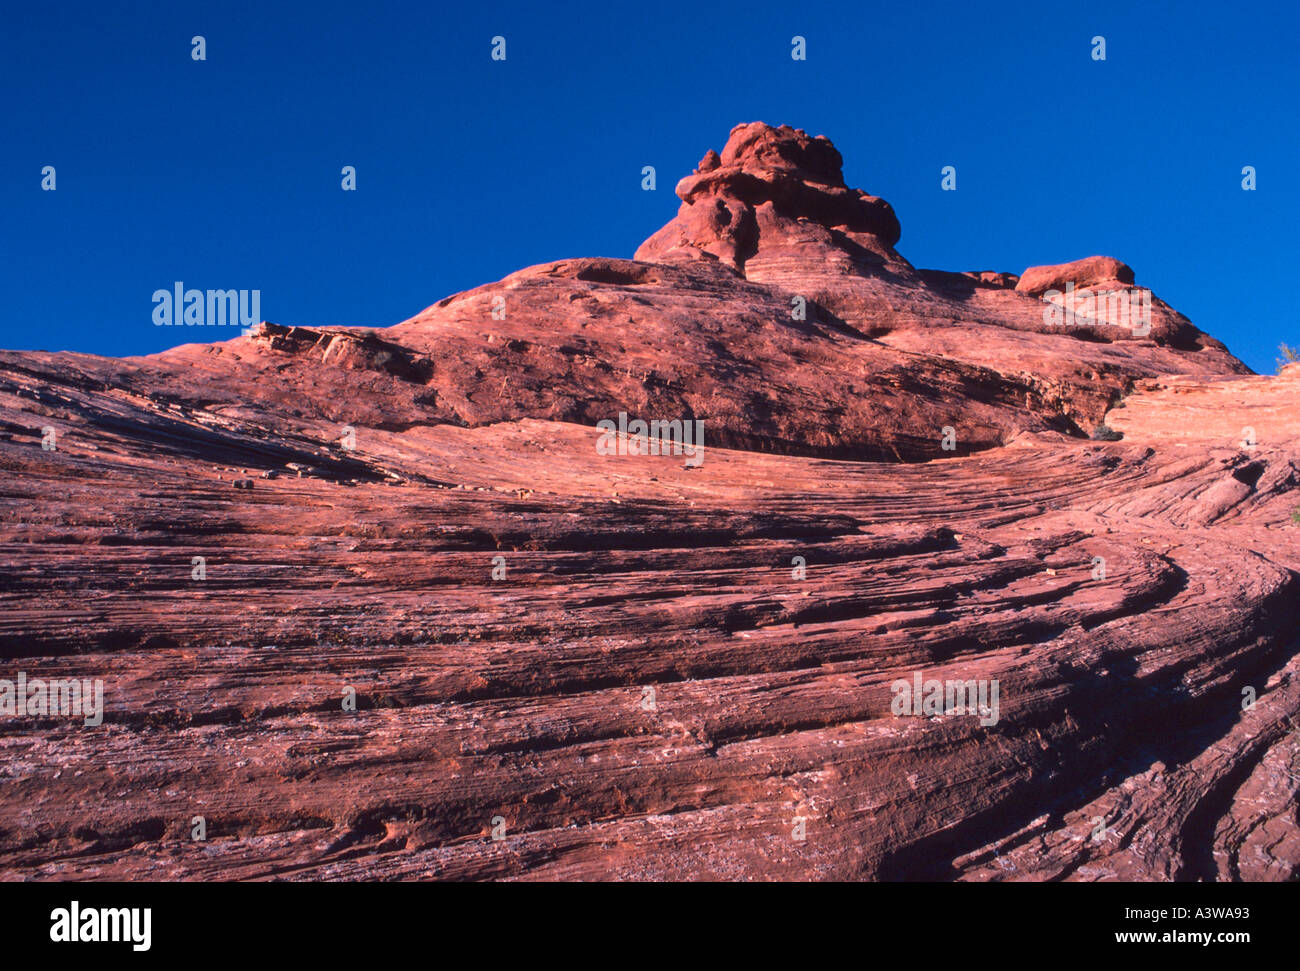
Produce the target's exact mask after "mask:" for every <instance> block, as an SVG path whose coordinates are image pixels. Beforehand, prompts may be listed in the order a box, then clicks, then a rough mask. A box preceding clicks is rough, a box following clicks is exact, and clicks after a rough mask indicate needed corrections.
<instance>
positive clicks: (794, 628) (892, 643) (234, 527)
mask: <svg viewBox="0 0 1300 971" xmlns="http://www.w3.org/2000/svg"><path fill="white" fill-rule="evenodd" d="M840 164H841V160H840V156H839V154H838V152H836V151H835V149H834V147H833V146H832V145H831V144H830V142H829V141H827V140H826V139H825V138H821V137H818V138H810V137H808V136H807V135H806V134H805V133H803V132H799V131H796V130H793V129H789V128H771V127H768V126H766V125H762V124H750V125H742V126H740V127H738V128H736V129H735V130H733V132H732V135H731V138H730V140H729V141H728V142H727V145H726V146H725V147H724V148H723V150H722V152H721V154H717V153H713V152H710V153H709V154H708V155H706V156H705V158H704V160H703V161H702V162H701V164H700V166H699V169H698V170H697V172H696V173H695V174H694V175H692V176H689V177H687V178H686V179H684V180H683V181H682V182H681V184H680V185H679V186H678V195H679V196H681V198H682V200H683V205H682V208H681V211H680V212H679V214H678V216H677V218H676V219H674V220H673V222H672V223H670V224H669V225H668V226H666V227H665V228H664V229H663V230H660V232H658V233H656V234H655V235H654V236H652V237H651V239H650V240H647V241H646V243H645V244H643V245H642V247H641V248H640V249H639V250H638V251H637V259H636V260H620V259H604V258H601V259H595V258H592V259H571V260H563V261H560V262H556V263H550V264H545V265H542V266H537V267H531V268H529V269H525V270H521V271H519V272H518V273H515V274H512V275H510V276H508V277H506V278H505V279H503V280H501V281H499V282H497V283H494V284H489V285H487V286H484V287H481V288H479V289H476V290H472V291H469V292H467V293H462V294H456V295H454V296H451V297H448V298H446V299H445V300H442V301H440V302H439V303H437V304H435V305H434V306H432V307H429V308H428V309H427V310H425V311H423V312H422V313H420V314H418V315H416V316H415V317H413V318H411V319H410V320H408V321H405V322H404V323H401V324H398V325H397V326H394V327H391V328H387V329H384V330H361V329H348V328H318V327H310V326H307V327H303V326H277V325H273V324H265V325H263V326H262V327H261V328H259V329H258V330H257V332H256V333H255V334H253V335H251V336H248V337H240V338H237V339H235V340H231V341H227V342H224V343H220V344H209V345H200V344H191V345H185V346H183V347H178V348H175V349H173V350H171V351H167V352H165V353H163V354H158V355H152V356H149V357H143V358H134V359H128V360H111V359H106V358H98V357H91V356H87V355H78V354H46V353H19V352H0V462H3V465H4V469H5V473H6V474H5V476H4V478H3V487H2V489H0V544H2V545H3V557H0V576H3V583H0V603H2V604H3V608H4V609H3V613H0V653H2V654H3V656H4V658H5V661H4V670H3V671H0V678H7V679H11V680H12V679H14V678H15V677H16V675H17V672H19V671H22V672H24V673H25V675H26V676H27V677H28V678H41V679H46V680H48V679H54V678H62V677H78V678H99V679H102V681H103V682H104V723H103V726H101V727H99V728H88V727H83V726H82V725H81V721H80V719H78V718H70V717H52V716H49V715H41V714H39V713H37V714H26V715H24V714H17V713H15V714H3V713H0V746H3V749H4V757H3V759H0V766H3V768H0V772H3V773H4V785H3V786H0V875H3V876H5V877H7V878H11V879H12V878H20V877H37V878H42V879H67V878H73V877H77V878H102V879H140V878H146V879H149V878H176V877H178V878H187V879H236V878H239V879H244V878H265V877H271V876H275V877H280V878H288V879H322V878H342V879H365V878H386V879H416V878H440V879H442V878H458V879H481V878H496V877H514V878H526V879H564V878H587V879H644V878H717V879H731V878H776V879H780V878H801V879H820V878H841V879H909V878H927V879H936V878H937V879H961V880H990V879H1026V880H1041V879H1076V880H1094V879H1249V880H1283V879H1295V878H1296V877H1297V876H1298V875H1300V837H1298V836H1297V828H1296V789H1297V785H1298V784H1300V783H1298V781H1297V780H1298V779H1300V735H1298V734H1297V731H1296V729H1297V726H1300V682H1298V681H1297V679H1296V674H1297V665H1298V664H1300V661H1297V658H1296V653H1297V651H1296V648H1297V643H1296V639H1295V638H1296V634H1295V631H1296V629H1297V620H1300V552H1298V551H1300V543H1298V542H1297V537H1300V526H1298V525H1295V524H1294V523H1293V522H1292V513H1293V510H1295V509H1296V507H1297V506H1298V505H1300V434H1298V431H1297V429H1300V423H1298V421H1297V419H1300V369H1297V368H1296V367H1294V366H1293V367H1291V368H1288V369H1287V370H1286V371H1285V372H1284V373H1283V374H1282V375H1281V376H1278V377H1275V378H1265V377H1258V376H1253V375H1250V374H1249V372H1248V371H1247V369H1246V368H1245V367H1244V366H1243V365H1241V363H1240V362H1238V361H1237V360H1236V359H1235V358H1233V357H1232V356H1231V355H1230V354H1229V353H1228V352H1227V350H1226V348H1224V347H1223V345H1221V344H1220V343H1218V342H1217V341H1215V340H1213V339H1212V338H1210V337H1208V336H1206V335H1204V334H1202V333H1201V332H1200V331H1199V330H1197V329H1196V328H1195V327H1193V326H1192V325H1191V323H1190V322H1189V321H1187V320H1186V318H1184V317H1182V315H1180V314H1178V313H1177V312H1176V311H1174V310H1173V309H1172V308H1170V307H1168V305H1166V304H1164V303H1163V302H1160V301H1158V300H1153V301H1152V321H1151V330H1150V334H1149V335H1146V336H1136V335H1134V334H1132V333H1130V332H1126V331H1125V330H1124V329H1123V328H1118V327H1114V326H1109V325H1107V324H1105V323H1098V322H1095V321H1094V322H1084V323H1082V324H1080V323H1074V324H1071V325H1069V326H1064V327H1056V326H1050V325H1049V324H1048V323H1046V321H1045V317H1044V308H1045V304H1044V302H1043V300H1042V299H1041V297H1042V295H1043V294H1045V293H1047V292H1048V291H1050V290H1053V289H1057V290H1059V289H1063V288H1064V285H1065V284H1066V283H1074V284H1075V286H1076V287H1077V288H1079V289H1081V290H1084V291H1093V290H1107V289H1116V288H1128V287H1133V286H1134V285H1135V284H1134V280H1135V277H1134V275H1133V273H1132V271H1131V270H1129V269H1128V268H1127V267H1125V266H1124V265H1123V264H1121V263H1119V262H1118V261H1116V260H1109V259H1108V258H1103V257H1095V258H1091V259H1089V260H1084V261H1080V262H1079V263H1076V264H1065V265H1063V266H1059V267H1035V268H1031V269H1029V270H1026V271H1025V272H1024V273H1023V274H1020V275H1019V276H1017V275H1016V274H1012V273H1004V272H994V271H972V272H967V273H959V272H946V271H935V270H917V269H915V268H913V267H912V266H911V265H910V264H908V263H907V261H906V260H904V259H903V257H901V256H900V255H899V254H898V253H897V252H896V251H895V249H894V246H895V245H896V244H897V243H898V240H899V231H898V222H897V219H896V218H895V217H894V214H893V212H892V210H891V209H890V207H889V206H888V204H887V203H884V202H883V201H882V200H879V199H876V198H875V197H872V196H868V195H866V194H865V193H861V192H858V191H856V190H852V189H849V188H848V187H846V186H845V185H844V184H843V180H842V178H841V175H840ZM795 298H802V299H803V301H804V303H805V305H806V309H807V313H806V315H805V318H806V319H798V317H797V315H793V314H792V310H793V308H794V307H795V305H796V304H797V301H796V299H795ZM494 309H496V311H497V313H496V314H495V315H494ZM502 314H503V315H502ZM620 411H622V412H626V413H628V414H630V415H632V416H633V417H642V418H646V419H653V418H659V419H671V418H691V419H698V420H701V421H703V423H704V429H705V434H704V446H705V451H704V458H703V461H702V464H698V465H692V464H691V463H689V462H685V461H684V460H683V458H682V457H677V456H666V455H617V454H600V453H599V452H598V451H597V448H596V443H597V440H598V432H597V430H596V428H595V427H593V426H594V424H595V422H597V421H600V420H602V419H613V418H617V416H618V413H619V412H620ZM1103 426H1104V428H1103ZM945 427H946V428H950V429H951V430H952V431H953V433H954V436H953V437H955V444H956V448H955V449H954V450H952V451H945V450H944V449H943V448H942V447H941V441H942V440H943V438H944V429H945ZM50 429H52V430H53V431H54V433H55V434H54V438H53V442H54V444H55V445H56V447H55V448H53V449H49V450H47V449H44V448H42V444H41V443H42V440H43V439H44V440H46V441H50V435H49V433H48V430H50ZM1103 432H1105V434H1102V433H1103ZM1094 434H1097V435H1099V436H1100V438H1101V439H1103V440H1092V439H1091V438H1090V436H1092V435H1094ZM237 483H238V486H237V485H236V484H237ZM250 486H251V488H250ZM195 557H201V558H202V563H203V569H202V571H198V567H197V566H196V564H195V559H194V558H195ZM196 571H198V572H202V574H203V576H202V578H201V579H200V578H198V577H196ZM918 676H919V677H920V679H921V681H922V683H923V684H924V683H925V682H926V681H929V680H939V681H941V682H945V683H946V682H948V681H952V682H953V683H954V684H956V683H960V684H962V685H965V684H968V683H971V684H985V685H989V684H992V683H993V682H996V683H997V685H998V688H999V694H998V702H997V704H998V710H997V717H996V719H995V720H994V719H990V718H989V717H987V715H988V714H989V713H988V712H985V713H984V715H983V716H981V715H980V714H979V713H977V714H975V715H971V714H968V713H966V712H963V711H960V710H954V709H952V708H951V707H950V706H949V704H948V703H947V702H946V701H944V702H942V703H941V704H940V705H939V707H938V709H936V710H926V709H925V708H924V707H922V708H921V710H920V711H919V712H917V711H912V710H910V709H909V710H904V711H901V712H900V711H899V710H898V707H897V699H898V690H897V688H898V685H899V684H912V683H914V680H913V679H915V678H917V677H918ZM2 689H3V685H0V706H3V696H2ZM1247 689H1249V694H1250V695H1251V696H1253V699H1254V700H1253V704H1251V705H1250V706H1248V707H1246V708H1243V692H1244V691H1246V690H1247ZM349 693H353V694H354V695H355V699H356V706H355V707H356V710H355V711H353V710H345V707H344V703H343V699H344V698H345V697H346V696H348V695H349ZM195 816H203V817H204V819H205V822H206V826H207V837H208V838H207V841H206V842H203V843H199V842H195V841H194V840H193V839H192V838H191V835H192V827H193V822H192V820H193V817H195ZM1098 820H1100V824H1099V823H1098ZM494 830H495V832H496V833H497V835H499V836H503V837H504V838H501V839H493V838H492V834H493V832H494ZM796 833H797V834H799V835H801V836H802V837H803V838H797V837H796Z"/></svg>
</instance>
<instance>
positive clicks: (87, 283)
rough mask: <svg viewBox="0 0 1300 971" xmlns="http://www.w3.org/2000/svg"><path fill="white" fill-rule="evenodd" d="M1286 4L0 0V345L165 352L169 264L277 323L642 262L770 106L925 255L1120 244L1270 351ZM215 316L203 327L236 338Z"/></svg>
mask: <svg viewBox="0 0 1300 971" xmlns="http://www.w3.org/2000/svg"><path fill="white" fill-rule="evenodd" d="M1126 8H1132V9H1126ZM1296 11H1297V7H1296V5H1294V4H1284V3H1276V4H1271V3H1264V4H1241V5H1213V6H1211V5H1208V4H1200V3H1195V2H1185V3H1172V2H1170V3H1154V2H1150V3H1136V4H1134V3H1129V4H1120V3H1114V4H1112V3H1105V2H1090V3H1050V4H1044V3H1017V4H1002V5H984V4H979V5H973V4H948V3H926V2H917V3H908V4H872V3H862V2H858V3H802V4H801V3H788V2H787V3H771V2H753V3H745V4H739V3H725V2H719V3H709V4H699V3H691V4H672V3H667V2H655V3H648V4H639V5H637V4H625V3H605V4H596V3H562V2H559V3H551V4H539V3H536V2H533V3H491V4H474V5H467V6H465V7H462V6H461V5H451V4H438V3H420V4H415V3H389V2H379V0H368V2H366V3H330V2H325V3H312V4H294V3H284V4H267V3H264V2H259V3H222V4H217V3H187V2H138V3H128V4H115V5H111V6H103V5H99V4H90V3H60V2H57V0H52V2H46V3H41V4H22V5H17V4H10V5H8V6H7V9H6V10H5V12H4V13H3V15H2V16H3V29H2V30H0V108H2V109H3V114H2V117H3V119H4V146H5V147H4V151H3V152H0V193H3V198H2V200H0V241H2V242H3V245H2V246H0V284H3V287H4V290H3V302H2V303H0V346H2V347H8V348H39V349H47V350H79V351H88V352H94V353H102V354H114V355H122V354H141V353H148V352H151V351H155V350H161V349H162V348H164V347H167V346H170V345H172V344H176V343H181V342H183V341H184V340H185V339H187V338H188V337H189V336H190V335H189V334H187V333H186V332H185V331H183V330H182V331H178V330H176V329H175V328H163V327H155V326H154V324H153V322H152V320H151V314H152V311H153V303H152V302H151V301H152V294H153V292H154V291H155V290H157V289H160V288H170V287H171V285H172V284H173V282H174V281H177V280H181V281H184V282H185V284H186V285H187V286H193V287H198V288H222V289H225V288H235V289H260V290H261V292H262V316H264V317H265V318H267V319H269V320H273V321H276V322H279V323H290V324H361V325H370V326H386V325H389V324H393V323H396V322H398V321H400V320H402V319H405V318H406V317H409V316H411V315H412V314H414V313H416V312H417V311H419V310H420V309H422V308H424V307H425V306H427V305H429V304H431V303H433V302H435V301H436V300H438V299H441V298H442V297H443V296H446V295H447V294H449V293H453V292H455V291H458V290H463V289H467V288H470V287H473V286H477V285H479V284H482V283H486V282H489V281H492V280H496V279H499V278H500V277H502V276H504V275H506V274H507V273H510V272H512V271H514V270H516V269H519V268H521V267H524V266H527V265H530V264H534V263H540V262H545V261H548V260H554V259H561V258H565V257H572V256H596V255H605V256H630V255H631V254H632V252H633V250H634V249H635V248H636V246H637V245H638V244H639V243H640V242H641V240H642V239H644V238H645V237H646V236H648V235H650V233H652V232H653V231H654V230H655V229H657V228H658V227H659V226H661V225H662V224H663V223H665V222H667V221H668V219H670V218H671V217H672V215H673V214H674V213H675V212H676V209H677V204H678V200H677V199H676V197H675V196H673V194H672V187H673V185H674V184H675V183H676V181H677V179H678V178H680V177H681V176H683V175H685V174H687V173H688V172H689V171H690V170H691V169H692V168H693V167H694V165H695V163H696V162H697V161H698V160H699V158H700V156H701V155H703V154H704V151H705V150H706V149H708V148H717V149H720V148H721V147H722V145H723V143H724V142H725V140H726V136H727V132H728V131H729V130H730V129H731V127H732V126H733V125H735V124H737V123H739V122H744V121H754V120H762V121H767V122H770V123H772V124H790V125H794V126H795V127H799V128H804V129H807V130H808V131H809V132H811V133H814V134H825V135H828V136H829V137H830V138H831V139H832V140H833V141H834V142H835V144H836V145H837V146H838V147H839V149H840V151H841V153H842V154H843V155H844V158H845V176H846V179H847V181H848V183H849V184H850V185H853V186H856V187H859V188H863V189H866V190H867V191H869V192H872V193H874V194H876V195H881V196H884V197H885V198H886V199H888V200H889V201H890V202H891V203H892V204H893V206H894V208H895V210H896V212H897V213H898V216H899V218H900V220H901V222H902V225H903V238H902V241H901V242H900V244H899V250H900V252H902V253H903V255H904V256H906V257H907V258H908V259H909V260H911V262H912V263H914V264H915V265H917V266H921V267H930V268H939V269H950V270H985V269H990V270H1008V271H1013V272H1019V271H1021V270H1023V269H1024V268H1025V267H1026V266H1029V265H1033V264H1039V263H1056V262H1063V261H1066V260H1071V259H1077V258H1080V257H1083V256H1089V255H1093V254H1106V255H1111V256H1116V257H1118V258H1120V259H1122V260H1124V261H1126V262H1128V263H1129V264H1130V265H1132V266H1133V268H1134V270H1135V271H1136V274H1137V280H1138V282H1139V283H1140V284H1142V285H1146V286H1150V287H1151V288H1152V289H1153V290H1155V292H1156V293H1157V294H1158V295H1159V296H1161V297H1162V298H1164V299H1165V300H1167V301H1168V302H1169V303H1171V304H1172V305H1173V306H1175V307H1176V308H1178V309H1179V310H1181V311H1183V312H1184V313H1186V314H1187V315H1188V316H1189V317H1191V318H1192V320H1193V321H1195V322H1196V323H1197V325H1198V326H1200V327H1201V328H1202V329H1203V330H1206V331H1208V332H1209V333H1211V334H1213V335H1214V336H1216V337H1218V338H1220V339H1221V340H1223V341H1225V342H1226V343H1227V344H1228V346H1229V348H1230V349H1231V350H1232V351H1233V352H1234V353H1236V354H1237V355H1238V356H1239V357H1241V358H1242V359H1243V360H1245V361H1246V363H1247V364H1249V365H1251V366H1252V367H1253V368H1255V369H1256V370H1266V371H1272V370H1273V366H1274V365H1273V360H1274V357H1275V351H1276V347H1277V344H1278V342H1279V341H1283V340H1285V341H1287V342H1288V343H1291V344H1297V343H1300V319H1297V315H1296V314H1295V313H1293V312H1292V311H1291V310H1290V309H1288V308H1287V307H1285V306H1283V300H1282V299H1281V297H1282V296H1283V295H1284V294H1285V293H1288V292H1289V290H1290V286H1291V283H1292V281H1293V279H1294V277H1295V270H1296V267H1297V265H1300V253H1297V235H1296V222H1297V216H1298V215H1300V188H1298V187H1297V186H1298V185H1300V157H1298V156H1300V151H1298V149H1300V131H1298V128H1300V126H1297V124H1296V102H1297V95H1300V84H1298V83H1297V82H1298V81H1300V67H1297V65H1300V56H1298V54H1297V51H1296V49H1295V43H1296V41H1295V38H1296V37H1297V36H1298V35H1300V31H1298V30H1297V28H1298V27H1300V14H1298V13H1297V12H1296ZM196 34H200V35H203V36H204V37H205V38H206V41H207V60H206V61H203V62H195V61H193V60H191V56H190V51H191V45H190V39H191V37H193V36H194V35H196ZM795 34H799V35H802V36H804V37H806V38H807V46H808V59H807V61H805V62H795V61H792V60H791V58H790V39H791V37H792V36H793V35H795ZM1098 34H1100V35H1103V36H1104V37H1105V38H1106V43H1107V60H1106V61H1105V62H1095V61H1093V60H1092V58H1091V56H1090V50H1091V46H1090V39H1091V38H1092V37H1093V36H1094V35H1098ZM494 35H502V36H504V37H505V38H506V44H507V47H506V52H507V58H506V60H505V61H504V62H496V61H493V60H491V58H490V56H489V54H490V49H491V38H492V37H493V36H494ZM45 165H54V166H55V167H56V170H57V189H56V191H54V192H44V191H41V188H40V182H41V168H42V166H45ZM344 165H354V166H356V169H357V184H358V188H357V191H356V192H344V191H342V190H341V188H340V179H341V176H340V169H341V168H342V167H343V166H344ZM643 165H654V166H656V168H657V170H658V173H659V188H658V191H656V192H643V191H642V190H641V186H640V183H641V167H642V166H643ZM944 165H954V166H956V167H957V172H958V189H957V191H956V192H942V191H941V190H940V188H939V182H940V176H939V171H940V168H941V167H942V166H944ZM1244 165H1253V166H1255V167H1256V169H1257V171H1258V189H1257V190H1256V191H1255V192H1243V191H1242V189H1241V169H1242V166H1244ZM214 330H215V329H209V328H205V329H204V331H202V332H192V333H196V334H201V335H202V337H203V339H205V340H214V339H219V338H225V337H228V336H234V333H233V331H232V332H231V333H229V334H227V333H219V332H214Z"/></svg>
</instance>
